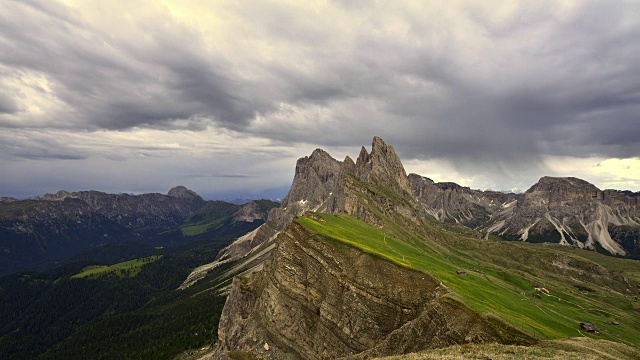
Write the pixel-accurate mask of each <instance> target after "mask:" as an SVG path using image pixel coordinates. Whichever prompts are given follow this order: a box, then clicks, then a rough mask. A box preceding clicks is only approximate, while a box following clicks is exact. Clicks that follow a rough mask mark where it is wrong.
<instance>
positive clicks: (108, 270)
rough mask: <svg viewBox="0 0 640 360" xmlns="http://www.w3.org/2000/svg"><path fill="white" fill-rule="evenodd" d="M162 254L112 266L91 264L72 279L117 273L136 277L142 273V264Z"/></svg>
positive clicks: (158, 257)
mask: <svg viewBox="0 0 640 360" xmlns="http://www.w3.org/2000/svg"><path fill="white" fill-rule="evenodd" d="M161 258H162V255H153V256H148V257H144V258H140V259H134V260H129V261H124V262H120V263H117V264H113V265H110V266H104V265H91V266H87V267H86V268H84V269H82V271H80V272H79V273H78V274H76V275H73V276H72V277H71V278H72V279H82V278H96V277H99V276H102V275H107V274H115V275H117V276H118V277H121V278H124V277H134V276H136V275H138V274H139V273H140V270H141V268H142V266H144V265H146V264H150V263H152V262H155V261H158V260H160V259H161Z"/></svg>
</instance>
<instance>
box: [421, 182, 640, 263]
mask: <svg viewBox="0 0 640 360" xmlns="http://www.w3.org/2000/svg"><path fill="white" fill-rule="evenodd" d="M409 180H410V182H411V187H412V189H413V192H414V194H415V196H416V197H417V199H418V201H419V202H420V204H421V205H422V206H423V209H424V210H425V211H426V212H427V213H429V214H430V215H432V216H433V217H434V218H436V219H437V220H439V221H443V222H455V223H460V224H463V225H466V226H469V227H471V228H474V229H476V230H478V231H479V232H481V233H482V234H483V236H484V237H488V236H489V235H490V234H495V235H498V236H501V237H504V238H507V239H510V240H522V241H529V242H554V243H560V244H563V245H571V246H576V247H579V248H586V249H591V250H597V251H600V252H604V253H609V254H613V255H630V256H633V257H639V256H640V193H632V192H630V191H618V190H604V191H602V190H600V189H598V188H597V187H596V186H594V185H593V184H590V183H588V182H586V181H584V180H581V179H577V178H572V177H569V178H555V177H549V176H545V177H543V178H541V179H540V180H539V181H538V183H536V184H535V185H533V186H532V187H531V188H530V189H529V190H527V191H526V192H525V193H523V194H503V193H500V192H493V191H479V190H472V189H469V188H467V187H462V186H459V185H457V184H454V183H434V182H433V181H432V180H430V179H428V178H424V177H421V176H419V175H415V174H411V175H409Z"/></svg>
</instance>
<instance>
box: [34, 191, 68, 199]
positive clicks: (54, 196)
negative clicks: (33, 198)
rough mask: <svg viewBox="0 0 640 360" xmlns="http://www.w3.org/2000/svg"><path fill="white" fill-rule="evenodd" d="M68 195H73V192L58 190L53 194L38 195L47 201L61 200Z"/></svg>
mask: <svg viewBox="0 0 640 360" xmlns="http://www.w3.org/2000/svg"><path fill="white" fill-rule="evenodd" d="M68 197H75V196H74V193H70V192H68V191H65V190H60V191H58V192H57V193H55V194H45V195H43V196H42V197H39V198H38V199H39V200H47V201H62V200H64V199H66V198H68Z"/></svg>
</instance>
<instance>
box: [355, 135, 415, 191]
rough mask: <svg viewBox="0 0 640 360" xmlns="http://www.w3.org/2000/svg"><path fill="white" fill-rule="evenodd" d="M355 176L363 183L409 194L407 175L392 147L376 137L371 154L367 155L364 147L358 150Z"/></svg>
mask: <svg viewBox="0 0 640 360" xmlns="http://www.w3.org/2000/svg"><path fill="white" fill-rule="evenodd" d="M356 176H358V177H359V178H360V179H361V180H362V181H365V182H371V183H375V184H377V185H382V186H385V187H390V188H395V189H400V190H403V191H405V192H407V193H408V194H410V193H411V187H410V185H409V181H408V180H407V173H406V171H405V170H404V166H403V165H402V161H400V157H399V156H398V154H397V153H396V151H395V149H394V148H393V146H391V145H387V144H386V143H385V142H384V141H383V140H382V139H381V138H380V137H378V136H375V137H374V138H373V142H372V144H371V153H367V150H366V149H365V148H364V147H362V149H361V150H360V155H359V156H358V160H357V161H356Z"/></svg>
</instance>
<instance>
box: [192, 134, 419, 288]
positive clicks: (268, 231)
mask: <svg viewBox="0 0 640 360" xmlns="http://www.w3.org/2000/svg"><path fill="white" fill-rule="evenodd" d="M364 183H367V184H369V185H370V186H374V187H375V186H378V187H380V188H385V189H391V190H392V191H393V192H394V193H396V194H397V197H398V198H400V199H402V202H403V203H404V205H405V208H403V209H400V207H402V206H400V205H392V204H388V206H389V208H387V209H386V210H385V211H390V210H393V211H404V212H407V211H409V212H410V211H411V210H407V209H412V205H410V206H406V205H407V201H409V202H411V201H412V200H411V195H410V191H411V188H410V185H409V181H408V179H407V175H406V172H405V170H404V167H403V166H402V163H401V161H400V158H399V157H398V155H397V154H396V152H395V150H394V148H393V146H390V145H387V144H385V143H384V141H382V139H380V138H379V137H375V138H374V139H373V142H372V149H371V153H369V152H367V150H366V149H365V148H364V147H363V148H362V150H361V152H360V156H359V157H358V160H357V162H355V163H354V162H353V160H352V159H351V158H350V157H348V156H347V157H346V158H345V159H344V161H342V162H341V161H338V160H336V159H334V158H333V157H331V155H329V154H328V153H327V152H325V151H324V150H321V149H316V150H315V151H313V153H312V154H311V156H307V157H303V158H300V159H299V160H298V161H297V163H296V170H295V175H294V179H293V183H292V185H291V190H290V191H289V193H288V194H287V196H286V197H285V198H284V200H283V201H282V206H281V207H280V208H279V209H273V210H271V212H270V213H269V216H268V218H267V221H266V222H265V223H264V224H263V225H261V226H260V227H259V228H258V229H256V230H255V231H253V232H252V233H250V234H247V235H245V236H243V237H241V238H239V239H238V240H237V241H235V242H234V243H232V244H231V245H229V246H228V247H227V248H225V249H223V250H222V251H221V252H220V253H219V255H218V258H217V259H216V260H215V261H214V262H213V263H210V264H207V265H204V266H203V268H204V269H213V268H215V267H217V266H219V265H221V264H224V263H228V262H232V261H238V260H239V261H240V262H239V263H238V264H237V265H236V266H235V267H234V268H233V269H232V270H231V271H229V272H228V273H227V276H229V277H231V276H234V275H237V274H242V273H244V274H248V273H251V272H253V271H256V270H260V269H261V268H262V261H263V260H264V259H266V258H267V257H268V256H270V253H271V250H272V249H273V247H274V243H273V242H274V240H275V238H276V236H277V235H278V234H279V233H280V232H281V231H283V230H284V229H285V228H286V227H287V226H288V225H289V224H290V223H291V221H292V220H293V219H294V218H295V217H296V216H300V215H302V214H303V213H304V212H305V211H310V210H311V211H320V212H325V213H329V214H339V213H347V214H350V215H352V216H354V217H356V218H358V219H361V220H363V221H368V222H370V223H373V224H377V223H378V222H377V220H376V216H374V215H373V214H372V213H371V211H370V206H369V205H368V204H366V203H363V202H362V196H361V195H362V194H363V193H368V192H369V189H368V188H367V187H366V186H363V184H364ZM199 276H200V275H199ZM190 277H191V278H194V277H195V274H192V275H190Z"/></svg>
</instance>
